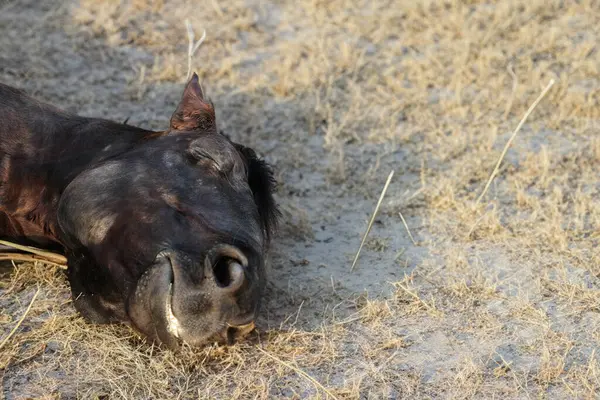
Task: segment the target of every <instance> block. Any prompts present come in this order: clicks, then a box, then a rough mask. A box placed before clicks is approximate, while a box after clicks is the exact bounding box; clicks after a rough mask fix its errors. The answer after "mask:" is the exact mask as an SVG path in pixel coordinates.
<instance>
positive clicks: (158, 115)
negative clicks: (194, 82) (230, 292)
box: [0, 0, 600, 399]
mask: <svg viewBox="0 0 600 400" xmlns="http://www.w3.org/2000/svg"><path fill="white" fill-rule="evenodd" d="M596 7H597V6H596V5H595V4H594V3H593V2H585V1H583V2H565V1H551V2H546V1H541V0H539V1H538V0H536V1H520V0H517V1H511V2H499V3H493V2H492V3H486V2H479V1H464V2H459V1H424V2H390V1H385V0H377V1H370V2H362V1H358V2H357V1H349V0H335V1H313V0H311V1H293V2H292V1H288V2H276V3H274V4H265V3H264V2H259V1H251V0H245V1H242V0H232V1H229V2H217V1H208V2H206V3H205V4H202V5H198V4H196V3H192V2H186V1H179V0H177V1H172V2H164V1H160V0H131V1H116V0H111V1H98V0H80V1H73V2H55V1H45V2H37V1H33V0H22V1H10V2H4V3H1V4H0V33H2V34H1V35H0V48H2V52H0V80H1V81H2V82H5V83H8V84H13V85H15V86H18V87H21V88H23V89H25V90H27V91H28V92H30V93H31V94H33V95H35V96H37V97H39V98H40V99H43V100H45V101H49V102H51V103H53V104H55V105H57V106H60V107H64V108H66V109H68V110H70V111H74V112H77V113H80V114H83V115H88V116H97V117H105V118H110V119H114V120H117V121H122V120H125V119H126V118H129V123H130V124H134V125H139V126H142V127H147V128H152V129H162V128H164V127H165V126H166V124H167V122H168V119H169V117H170V114H171V112H172V110H173V109H174V107H175V105H176V102H177V100H178V98H179V95H180V92H181V88H182V87H183V86H182V85H183V80H184V78H185V72H186V62H187V61H186V57H185V54H186V47H187V42H186V32H185V25H184V23H183V20H184V18H190V20H191V21H192V23H193V25H194V27H195V29H196V31H197V32H201V31H202V29H206V31H207V39H206V41H205V42H204V44H203V45H202V47H201V48H200V50H199V51H198V54H197V56H196V57H195V60H194V63H195V64H194V65H195V68H196V70H197V71H198V73H199V75H200V76H201V78H202V80H203V86H204V88H205V89H206V91H207V93H208V95H209V96H210V97H211V98H212V100H213V101H214V103H215V107H216V111H217V120H218V124H219V128H220V129H221V130H223V132H225V133H227V134H228V135H230V136H231V137H232V138H233V139H234V140H236V141H239V142H242V143H244V144H247V145H250V146H253V147H254V148H256V150H257V151H258V152H259V153H260V154H262V155H263V156H264V157H265V158H266V159H267V160H268V161H270V162H271V163H273V164H274V166H275V168H276V171H277V175H278V180H279V181H280V187H279V190H278V193H277V199H278V201H279V202H280V203H281V205H282V208H283V211H284V217H285V218H284V221H283V226H282V228H281V232H280V234H279V235H278V237H277V238H276V242H275V244H274V249H273V256H272V260H271V270H270V273H269V279H270V281H269V287H268V291H267V299H266V305H265V309H264V312H263V316H262V318H261V320H260V321H259V323H258V326H259V328H260V329H259V331H260V332H259V333H258V334H256V335H255V336H254V337H253V338H251V340H250V341H249V342H247V343H243V344H238V345H236V346H233V347H227V348H225V347H216V346H215V347H209V348H206V349H202V350H189V349H186V350H185V351H184V352H183V354H177V355H175V354H172V353H170V352H168V351H163V350H161V349H157V348H153V347H149V346H147V345H146V344H144V343H143V342H142V341H141V340H140V339H139V338H138V337H137V335H136V334H135V333H134V332H132V331H131V330H129V329H128V328H127V327H122V326H90V325H87V324H85V323H84V322H83V321H82V320H81V319H80V318H79V316H78V315H77V314H76V313H75V312H74V309H73V307H72V305H71V304H70V293H69V289H68V286H67V284H66V280H65V278H64V276H63V273H62V272H61V271H59V270H56V269H52V268H48V267H45V266H43V265H35V266H34V265H31V264H23V265H18V266H17V268H16V269H14V270H13V271H12V272H11V273H10V275H9V277H4V278H3V279H2V280H1V281H0V304H1V306H2V307H1V310H2V311H1V313H0V340H1V338H4V337H6V336H7V335H8V334H9V332H10V331H11V330H12V329H13V327H14V326H15V324H16V323H17V322H18V320H19V319H20V318H21V316H22V315H23V313H24V312H25V310H26V308H27V306H28V305H29V304H30V302H31V299H32V296H33V295H34V293H35V291H36V289H37V287H38V286H39V287H40V294H39V296H38V297H37V298H36V301H35V302H34V304H33V306H32V308H31V310H30V311H29V313H28V314H27V316H26V318H25V319H24V321H23V323H22V325H21V326H20V328H19V329H18V330H17V332H16V333H15V335H14V336H12V337H11V339H10V340H9V341H8V343H7V345H6V347H4V348H3V349H2V350H1V352H0V368H1V371H0V376H1V378H2V393H3V395H4V396H5V397H6V398H7V399H14V398H27V397H34V398H173V397H180V398H198V397H200V398H273V397H277V398H279V397H285V398H325V397H326V396H327V394H326V393H325V391H324V390H323V389H322V387H324V388H326V389H327V390H328V391H329V392H330V393H331V394H333V395H334V396H336V397H338V398H411V399H415V398H492V397H500V396H502V397H503V398H511V399H512V398H515V399H517V398H519V399H520V398H530V397H540V398H553V399H557V398H565V399H566V398H568V399H571V398H589V399H592V398H595V397H596V396H597V394H596V393H597V392H598V390H600V351H599V349H598V343H600V336H599V332H600V308H599V307H600V306H599V304H600V267H599V266H600V252H599V250H598V243H599V241H600V234H599V228H598V227H599V226H600V203H598V198H599V197H598V196H599V195H600V193H599V192H600V183H599V182H600V181H599V180H598V170H599V168H600V136H599V135H598V132H599V129H598V128H599V116H600V107H599V104H598V100H599V92H598V90H597V88H598V87H599V84H600V81H599V77H600V74H599V71H598V65H600V52H599V51H598V49H597V43H598V38H599V29H600V15H598V13H597V12H596V11H595V10H596ZM551 78H553V79H555V80H556V82H557V83H556V85H555V86H554V87H553V88H552V90H551V91H550V92H549V93H548V95H547V96H546V97H545V98H544V100H543V101H542V102H541V104H540V105H539V106H538V107H537V108H536V110H535V111H534V112H533V114H532V115H531V117H530V118H529V119H528V121H527V123H526V124H525V126H524V127H523V130H522V131H521V132H520V133H519V135H518V136H517V138H516V140H515V142H514V143H513V146H512V147H511V149H510V150H509V152H508V154H507V156H506V158H505V162H504V163H503V164H502V166H501V169H500V172H499V174H498V176H497V178H496V179H495V180H494V182H493V184H492V186H491V187H490V190H489V192H488V194H487V195H486V197H485V198H484V199H483V201H482V203H481V204H480V205H478V206H475V199H476V198H477V197H478V196H479V194H480V193H481V190H482V189H483V186H484V185H485V182H486V180H487V178H488V176H489V174H490V172H491V170H492V169H493V167H494V165H495V162H496V160H497V158H498V156H499V154H500V152H501V150H502V148H503V146H504V144H505V143H506V141H507V140H508V138H509V136H510V134H511V132H512V130H513V129H514V128H515V126H516V125H517V123H518V121H519V119H520V118H521V116H522V115H523V114H524V112H525V111H526V109H527V108H528V107H529V105H530V104H531V102H533V100H534V99H535V98H536V97H537V96H538V94H539V93H540V91H541V89H542V88H543V87H544V86H545V85H546V84H547V83H548V81H549V80H550V79H551ZM391 169H394V170H395V175H394V179H393V181H392V184H391V185H390V188H389V190H388V193H387V195H386V198H385V200H384V203H383V205H382V209H381V212H380V214H379V216H378V217H377V220H376V222H375V224H374V227H373V230H372V231H371V234H370V239H369V241H368V242H367V245H366V246H365V248H364V249H363V252H362V255H361V258H360V260H359V263H358V266H357V268H356V270H355V271H354V272H352V273H350V266H351V262H352V258H353V256H354V254H355V252H356V250H357V249H358V246H359V244H360V240H361V235H362V234H363V232H364V230H365V228H366V225H367V222H368V220H369V217H370V215H371V212H372V210H373V208H374V206H375V204H376V202H377V198H378V196H379V193H380V191H381V189H382V187H383V185H384V183H385V180H386V178H387V175H388V173H389V171H390V170H391ZM400 212H401V213H402V215H403V216H404V217H405V219H406V222H407V225H408V226H409V227H410V229H411V232H412V234H413V235H414V238H415V241H416V244H413V243H412V241H411V239H410V237H409V236H408V234H407V232H406V229H405V227H404V224H403V223H402V219H401V218H400ZM265 352H266V353H265ZM298 370H300V371H301V372H298ZM307 376H309V377H312V379H314V380H316V381H317V382H319V383H320V385H322V387H320V386H319V385H318V384H315V383H314V381H312V380H311V379H310V378H307Z"/></svg>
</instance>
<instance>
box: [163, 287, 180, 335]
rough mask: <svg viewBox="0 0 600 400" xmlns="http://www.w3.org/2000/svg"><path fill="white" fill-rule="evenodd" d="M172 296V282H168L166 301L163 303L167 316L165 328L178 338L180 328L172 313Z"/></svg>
mask: <svg viewBox="0 0 600 400" xmlns="http://www.w3.org/2000/svg"><path fill="white" fill-rule="evenodd" d="M172 298H173V283H171V284H169V294H168V295H167V301H166V304H165V311H166V317H167V330H168V331H169V333H170V334H171V335H173V336H175V337H176V338H179V331H180V329H181V324H180V323H179V320H178V319H177V317H175V315H174V314H173V307H172V304H171V301H172Z"/></svg>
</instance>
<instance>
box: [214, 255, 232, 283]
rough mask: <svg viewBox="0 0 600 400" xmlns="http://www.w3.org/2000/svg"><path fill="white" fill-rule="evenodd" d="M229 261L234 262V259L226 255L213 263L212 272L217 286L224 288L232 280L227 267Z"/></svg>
mask: <svg viewBox="0 0 600 400" xmlns="http://www.w3.org/2000/svg"><path fill="white" fill-rule="evenodd" d="M231 263H235V261H234V260H232V259H231V258H228V257H221V258H219V259H217V261H216V263H215V264H214V265H213V274H214V276H215V281H216V282H217V285H218V286H219V287H222V288H226V287H229V286H230V285H231V282H232V280H233V277H232V276H231V271H230V267H229V265H230V264H231Z"/></svg>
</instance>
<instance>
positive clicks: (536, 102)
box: [475, 79, 554, 205]
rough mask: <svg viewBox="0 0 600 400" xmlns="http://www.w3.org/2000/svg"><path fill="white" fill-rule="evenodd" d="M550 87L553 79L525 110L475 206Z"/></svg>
mask: <svg viewBox="0 0 600 400" xmlns="http://www.w3.org/2000/svg"><path fill="white" fill-rule="evenodd" d="M552 85H554V79H551V80H550V83H548V86H546V88H545V89H544V90H543V91H542V93H541V94H540V95H539V96H538V98H537V99H535V101H534V102H533V104H532V105H531V106H529V109H528V110H527V112H526V113H525V115H523V118H521V122H519V125H517V129H515V130H514V132H513V134H512V136H511V137H510V139H508V142H506V146H504V150H502V154H500V158H499V159H498V162H497V163H496V167H495V168H494V170H493V171H492V174H491V175H490V178H489V179H488V181H487V183H486V185H485V187H484V188H483V192H481V194H480V195H479V197H478V198H477V201H476V202H475V205H477V204H479V202H480V201H481V199H482V198H483V196H485V193H486V192H487V190H488V188H489V187H490V185H491V184H492V181H493V180H494V178H495V177H496V174H497V173H498V170H499V169H500V164H501V163H502V160H503V159H504V156H505V155H506V152H507V151H508V148H509V147H510V145H511V143H512V142H513V140H514V139H515V137H516V136H517V133H518V132H519V131H520V130H521V127H522V126H523V124H524V123H525V120H527V117H529V114H531V113H532V112H533V109H534V108H535V107H536V106H537V105H538V103H539V102H540V101H541V100H542V98H543V97H544V96H545V95H546V93H548V90H550V88H551V87H552Z"/></svg>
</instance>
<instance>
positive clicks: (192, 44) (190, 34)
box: [185, 19, 206, 81]
mask: <svg viewBox="0 0 600 400" xmlns="http://www.w3.org/2000/svg"><path fill="white" fill-rule="evenodd" d="M185 26H186V28H187V34H188V69H187V75H186V77H185V80H186V81H188V80H189V79H190V75H191V74H192V57H193V56H194V53H196V50H198V48H199V47H200V45H201V44H202V42H204V39H206V30H204V32H203V33H202V37H201V38H200V39H198V41H197V42H195V41H194V40H195V38H194V36H195V35H194V28H192V24H191V23H190V21H189V20H188V19H186V20H185Z"/></svg>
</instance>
